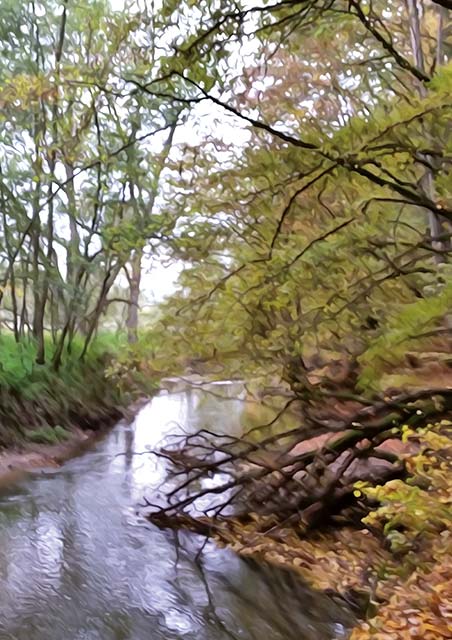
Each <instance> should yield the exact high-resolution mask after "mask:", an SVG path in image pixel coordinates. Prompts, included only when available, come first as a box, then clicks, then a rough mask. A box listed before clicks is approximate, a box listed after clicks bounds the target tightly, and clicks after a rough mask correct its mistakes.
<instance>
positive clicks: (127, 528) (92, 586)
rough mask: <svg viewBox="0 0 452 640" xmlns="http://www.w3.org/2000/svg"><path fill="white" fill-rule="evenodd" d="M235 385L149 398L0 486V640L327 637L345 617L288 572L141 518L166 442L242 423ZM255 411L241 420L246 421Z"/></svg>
mask: <svg viewBox="0 0 452 640" xmlns="http://www.w3.org/2000/svg"><path fill="white" fill-rule="evenodd" d="M245 404H246V403H245V402H244V399H243V393H242V392H241V390H240V385H239V384H237V383H233V384H230V383H224V384H216V385H212V386H211V387H209V388H205V389H204V390H203V389H186V390H178V391H176V392H174V393H167V392H162V393H160V394H159V395H157V396H155V397H154V398H152V399H151V400H150V401H149V402H148V403H147V404H146V405H144V406H143V407H142V408H141V410H140V411H139V412H138V414H137V415H136V418H135V419H134V420H133V421H132V422H131V423H127V422H125V421H123V422H120V423H119V424H118V425H117V426H116V427H115V428H114V429H113V430H111V431H110V432H109V433H108V434H107V435H106V436H105V437H103V438H102V439H101V440H99V441H98V442H97V443H95V444H94V445H93V447H92V448H91V449H90V450H89V451H88V452H85V453H83V454H82V455H80V456H79V457H76V458H73V459H72V460H70V461H68V462H67V463H66V464H64V465H63V466H62V467H60V468H58V469H41V470H37V471H35V472H33V473H28V474H26V475H25V476H24V477H22V478H21V479H20V480H18V481H17V482H16V483H15V484H13V485H9V486H7V487H3V488H1V489H0V639H1V640H160V639H161V640H173V639H177V638H185V639H186V640H191V639H193V640H195V639H196V640H228V639H229V640H230V639H233V640H292V639H293V640H295V639H297V640H333V639H337V640H339V639H342V638H346V637H347V635H348V631H347V627H348V626H349V625H350V624H351V623H352V616H351V614H350V613H349V612H348V611H347V610H345V609H344V608H342V607H340V606H339V605H338V604H337V603H335V601H333V600H331V599H330V598H328V597H327V596H325V595H323V594H321V593H318V592H316V591H314V590H312V589H310V588H309V587H308V586H306V585H305V584H304V583H303V582H301V581H300V580H298V579H297V578H295V577H294V576H293V575H292V574H291V573H290V572H288V571H284V570H281V569H279V570H277V569H275V568H270V567H267V566H261V565H258V564H257V563H252V562H249V561H245V560H243V559H241V558H240V557H239V556H237V555H236V554H234V553H233V552H232V551H229V550H225V549H219V548H217V547H216V546H215V545H214V544H213V543H212V542H208V543H207V544H204V542H205V541H204V540H203V539H201V538H200V537H199V536H195V535H192V534H188V533H181V532H179V533H176V532H174V531H170V530H166V531H162V530H160V529H158V528H156V527H155V526H153V525H152V524H150V523H149V522H148V521H147V520H146V519H145V518H144V517H143V515H142V513H143V512H142V509H141V508H140V504H143V498H144V497H146V498H148V499H149V500H150V501H153V500H161V499H162V496H161V485H162V482H163V481H164V480H165V477H166V475H167V467H166V464H167V463H166V462H165V460H164V459H162V458H158V457H156V456H152V455H150V454H149V453H147V452H148V451H149V449H153V448H156V447H158V446H159V444H160V443H161V442H162V441H164V439H165V437H167V436H168V434H170V433H174V432H177V431H178V430H181V429H182V430H184V431H185V432H190V431H194V430H196V429H199V428H202V427H205V428H209V429H214V430H216V431H219V432H221V431H222V430H223V431H227V432H229V433H231V432H233V433H237V434H239V433H240V431H241V430H242V429H243V428H244V427H245V426H248V425H247V424H246V425H245V424H244V423H245V422H246V421H247V420H249V416H248V417H247V415H246V414H247V412H246V411H244V406H245ZM258 418H259V416H258V415H256V414H254V415H253V419H254V420H257V419H258Z"/></svg>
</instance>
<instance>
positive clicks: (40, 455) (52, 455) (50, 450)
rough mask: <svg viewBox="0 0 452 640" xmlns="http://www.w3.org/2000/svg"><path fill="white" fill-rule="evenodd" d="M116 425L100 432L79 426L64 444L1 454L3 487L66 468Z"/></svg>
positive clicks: (32, 445)
mask: <svg viewBox="0 0 452 640" xmlns="http://www.w3.org/2000/svg"><path fill="white" fill-rule="evenodd" d="M118 421H119V420H118ZM114 424H116V421H115V422H114V423H113V424H109V425H108V426H106V427H104V428H100V429H98V430H96V431H94V430H92V429H86V430H83V429H80V428H79V427H75V428H74V429H73V430H72V431H71V432H70V436H69V438H67V439H66V440H64V441H63V442H57V443H55V444H36V443H24V445H23V446H21V447H14V448H11V449H8V448H7V449H4V450H2V451H0V488H1V487H4V486H7V485H8V484H10V483H13V482H16V481H17V480H20V479H22V478H23V477H25V476H26V475H27V473H33V472H35V471H39V470H41V469H46V468H58V467H60V466H62V465H63V464H64V463H65V462H67V461H68V460H70V459H71V458H75V457H77V456H78V455H80V454H82V453H84V452H85V451H86V450H87V449H89V448H90V447H91V446H92V445H93V444H94V443H95V442H96V441H97V440H99V439H100V438H102V437H103V436H104V435H105V434H106V433H107V432H108V431H109V429H110V428H112V427H113V426H114Z"/></svg>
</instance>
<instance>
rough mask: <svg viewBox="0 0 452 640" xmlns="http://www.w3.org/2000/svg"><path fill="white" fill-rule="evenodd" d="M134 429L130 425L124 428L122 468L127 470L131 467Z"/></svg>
mask: <svg viewBox="0 0 452 640" xmlns="http://www.w3.org/2000/svg"><path fill="white" fill-rule="evenodd" d="M134 443H135V431H134V429H133V428H132V427H128V428H126V429H124V469H125V471H129V470H130V468H131V467H132V462H133V455H134Z"/></svg>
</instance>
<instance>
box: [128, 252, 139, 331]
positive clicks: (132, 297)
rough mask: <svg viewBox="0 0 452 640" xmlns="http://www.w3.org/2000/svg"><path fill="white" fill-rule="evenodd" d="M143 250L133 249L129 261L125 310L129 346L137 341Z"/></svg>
mask: <svg viewBox="0 0 452 640" xmlns="http://www.w3.org/2000/svg"><path fill="white" fill-rule="evenodd" d="M142 258H143V249H142V248H141V247H139V248H138V249H135V251H134V253H133V255H132V259H131V261H130V267H131V273H130V274H129V276H128V279H129V306H128V308H127V321H126V326H127V339H128V342H129V344H134V343H136V342H137V340H138V309H139V297H140V283H141V260H142Z"/></svg>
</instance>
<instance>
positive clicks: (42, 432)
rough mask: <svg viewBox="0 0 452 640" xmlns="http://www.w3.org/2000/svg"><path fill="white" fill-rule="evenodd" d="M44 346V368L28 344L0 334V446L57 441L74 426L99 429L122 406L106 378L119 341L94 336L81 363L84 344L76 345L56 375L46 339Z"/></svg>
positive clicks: (118, 337) (122, 400)
mask: <svg viewBox="0 0 452 640" xmlns="http://www.w3.org/2000/svg"><path fill="white" fill-rule="evenodd" d="M46 347H47V349H46V351H47V361H48V364H45V365H37V364H36V363H35V357H36V349H35V345H34V343H33V341H31V340H24V341H22V342H20V343H16V342H15V340H14V337H13V336H12V335H10V334H6V333H5V334H2V335H0V446H3V447H4V446H9V445H11V444H19V443H21V442H24V441H27V440H28V441H33V442H42V443H56V442H59V441H61V440H62V439H64V438H66V437H67V435H68V433H69V431H70V430H71V428H73V427H74V425H77V426H80V427H82V428H98V427H99V426H100V425H101V423H102V422H103V421H106V420H108V419H109V418H110V416H115V415H116V416H117V415H118V414H119V410H118V408H119V407H120V406H123V405H124V403H125V401H126V399H125V398H124V397H122V395H123V394H122V393H121V391H120V388H119V386H118V385H117V384H116V383H115V380H114V379H112V378H111V377H110V376H109V374H108V371H109V368H110V365H111V363H112V362H113V360H114V359H115V358H116V357H117V356H118V354H119V353H120V352H121V350H123V349H124V347H125V339H124V336H122V335H118V334H113V333H106V334H103V335H99V337H98V338H97V339H96V340H94V341H93V343H92V345H91V348H90V350H89V352H88V353H87V355H86V358H85V359H84V360H83V361H81V360H80V354H81V352H82V348H83V343H82V341H81V340H79V341H75V342H74V344H73V345H72V350H71V353H70V354H67V353H66V354H65V357H64V360H63V363H62V365H61V367H60V369H59V371H58V372H55V371H54V370H53V368H52V366H51V360H52V353H53V345H52V342H51V340H50V337H49V338H48V340H47V344H46Z"/></svg>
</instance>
